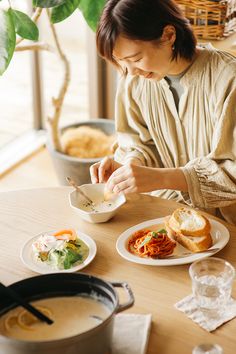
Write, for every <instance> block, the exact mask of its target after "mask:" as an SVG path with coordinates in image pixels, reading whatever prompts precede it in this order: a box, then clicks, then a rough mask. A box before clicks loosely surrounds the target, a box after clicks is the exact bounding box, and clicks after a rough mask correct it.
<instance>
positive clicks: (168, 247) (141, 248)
mask: <svg viewBox="0 0 236 354" xmlns="http://www.w3.org/2000/svg"><path fill="white" fill-rule="evenodd" d="M175 246H176V242H175V241H173V240H171V239H170V238H169V237H168V235H167V232H166V230H164V229H162V230H159V231H150V230H139V231H137V232H135V233H134V234H133V235H132V237H131V238H130V240H129V242H128V250H129V252H131V253H133V254H135V255H138V256H139V257H151V258H165V257H167V256H169V255H171V254H172V253H173V251H174V248H175Z"/></svg>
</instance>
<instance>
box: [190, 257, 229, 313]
mask: <svg viewBox="0 0 236 354" xmlns="http://www.w3.org/2000/svg"><path fill="white" fill-rule="evenodd" d="M189 274H190V277H191V279H192V291H193V295H194V297H195V300H196V303H197V305H198V307H199V309H200V310H201V311H202V312H203V313H204V314H205V315H206V316H207V317H212V318H214V317H218V316H219V315H220V314H221V313H222V312H223V311H224V308H225V306H226V304H227V303H228V301H229V299H230V296H231V291H232V284H233V280H234V276H235V269H234V267H233V266H232V265H231V264H230V263H229V262H227V261H225V260H223V259H221V258H215V257H209V258H205V259H202V260H199V261H196V262H194V263H192V264H191V266H190V268H189Z"/></svg>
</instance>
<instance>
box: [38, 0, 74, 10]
mask: <svg viewBox="0 0 236 354" xmlns="http://www.w3.org/2000/svg"><path fill="white" fill-rule="evenodd" d="M67 1H68V0H33V6H34V7H47V8H49V7H55V6H59V5H61V4H63V3H65V2H67Z"/></svg>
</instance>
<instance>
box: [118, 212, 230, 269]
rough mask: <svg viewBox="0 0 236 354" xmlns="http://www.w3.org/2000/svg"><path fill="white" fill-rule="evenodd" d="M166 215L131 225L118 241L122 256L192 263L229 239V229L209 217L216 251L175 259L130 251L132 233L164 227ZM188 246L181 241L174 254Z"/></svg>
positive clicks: (162, 262)
mask: <svg viewBox="0 0 236 354" xmlns="http://www.w3.org/2000/svg"><path fill="white" fill-rule="evenodd" d="M165 219H166V217H164V218H159V219H153V220H148V221H145V222H142V223H141V224H137V225H135V226H133V227H130V228H129V229H127V230H126V231H124V232H123V233H122V234H121V235H120V236H119V238H118V240H117V242H116V249H117V251H118V253H119V254H120V255H121V257H123V258H125V259H127V260H128V261H130V262H134V263H139V264H146V265H152V266H171V265H178V264H187V263H192V262H194V261H196V260H198V259H202V258H206V257H209V256H211V255H213V254H215V253H217V252H219V251H220V250H221V249H222V248H224V247H225V245H226V244H227V243H228V241H229V236H230V235H229V231H228V229H227V228H226V227H225V226H224V225H223V224H221V223H220V222H218V221H216V220H213V219H209V221H210V223H211V236H212V240H213V245H212V247H211V248H218V250H216V251H215V252H204V253H199V254H197V253H193V254H190V255H189V256H184V257H182V258H175V259H153V258H142V257H139V256H136V255H134V254H132V253H130V252H129V251H128V248H127V245H128V241H129V239H130V237H131V235H132V234H133V233H134V232H136V231H138V230H142V229H149V230H156V231H157V230H158V229H161V228H163V224H164V222H165ZM186 251H187V250H186V248H184V247H182V246H181V245H180V244H179V243H177V246H176V247H175V250H174V252H173V255H178V256H181V255H182V254H184V253H186Z"/></svg>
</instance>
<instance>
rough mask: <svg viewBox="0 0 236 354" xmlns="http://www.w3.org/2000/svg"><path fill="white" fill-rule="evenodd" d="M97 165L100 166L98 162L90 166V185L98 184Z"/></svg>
mask: <svg viewBox="0 0 236 354" xmlns="http://www.w3.org/2000/svg"><path fill="white" fill-rule="evenodd" d="M99 165H100V162H97V163H95V164H93V165H92V166H90V168H89V172H90V177H91V181H92V183H98V182H99V179H98V169H99Z"/></svg>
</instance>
